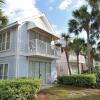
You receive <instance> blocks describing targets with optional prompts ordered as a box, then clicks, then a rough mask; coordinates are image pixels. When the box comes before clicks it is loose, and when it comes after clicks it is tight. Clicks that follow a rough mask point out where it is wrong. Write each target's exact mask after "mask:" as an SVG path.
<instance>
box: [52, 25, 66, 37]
mask: <svg viewBox="0 0 100 100" xmlns="http://www.w3.org/2000/svg"><path fill="white" fill-rule="evenodd" d="M52 27H53V29H54V30H55V32H56V34H58V35H61V34H62V33H64V32H66V30H65V28H63V27H62V28H59V27H58V26H57V25H55V24H52Z"/></svg>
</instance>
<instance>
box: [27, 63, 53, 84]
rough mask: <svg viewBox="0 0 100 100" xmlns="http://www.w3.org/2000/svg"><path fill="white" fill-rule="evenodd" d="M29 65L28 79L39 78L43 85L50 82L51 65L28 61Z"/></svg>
mask: <svg viewBox="0 0 100 100" xmlns="http://www.w3.org/2000/svg"><path fill="white" fill-rule="evenodd" d="M29 64H30V66H29V77H36V78H40V79H41V80H42V83H43V84H48V83H50V82H51V63H47V62H38V61H30V63H29Z"/></svg>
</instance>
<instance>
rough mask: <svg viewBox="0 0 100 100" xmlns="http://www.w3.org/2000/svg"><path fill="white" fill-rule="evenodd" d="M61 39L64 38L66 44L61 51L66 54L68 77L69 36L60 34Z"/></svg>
mask: <svg viewBox="0 0 100 100" xmlns="http://www.w3.org/2000/svg"><path fill="white" fill-rule="evenodd" d="M62 38H64V40H65V42H66V44H65V46H64V47H62V51H64V52H65V54H66V59H67V65H68V70H69V75H71V68H70V64H69V52H70V49H71V48H70V41H69V39H70V37H69V35H67V34H65V33H62Z"/></svg>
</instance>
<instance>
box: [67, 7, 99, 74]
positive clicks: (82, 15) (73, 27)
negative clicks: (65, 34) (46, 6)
mask: <svg viewBox="0 0 100 100" xmlns="http://www.w3.org/2000/svg"><path fill="white" fill-rule="evenodd" d="M95 17H96V16H94V17H93V15H92V14H91V13H89V12H88V9H87V6H85V5H83V6H82V7H80V8H79V9H77V10H75V11H73V19H71V20H69V23H68V26H69V33H74V34H75V35H78V34H80V33H81V32H82V31H83V30H84V31H85V32H86V33H87V49H88V50H87V51H88V53H87V55H88V67H89V71H90V73H91V61H90V51H91V45H90V36H91V37H92V38H94V37H96V36H97V37H99V35H100V34H99V31H98V27H97V26H96V23H95V21H94V19H95Z"/></svg>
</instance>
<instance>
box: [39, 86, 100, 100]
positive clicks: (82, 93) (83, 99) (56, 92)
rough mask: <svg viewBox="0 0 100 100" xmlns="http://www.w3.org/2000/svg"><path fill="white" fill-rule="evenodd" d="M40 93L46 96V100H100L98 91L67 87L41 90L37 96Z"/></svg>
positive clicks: (99, 90)
mask: <svg viewBox="0 0 100 100" xmlns="http://www.w3.org/2000/svg"><path fill="white" fill-rule="evenodd" d="M41 93H42V94H44V95H45V96H47V97H48V100H100V89H87V88H78V87H69V86H68V87H52V88H49V89H44V90H41V91H40V92H39V94H41ZM41 100H42V99H41Z"/></svg>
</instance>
